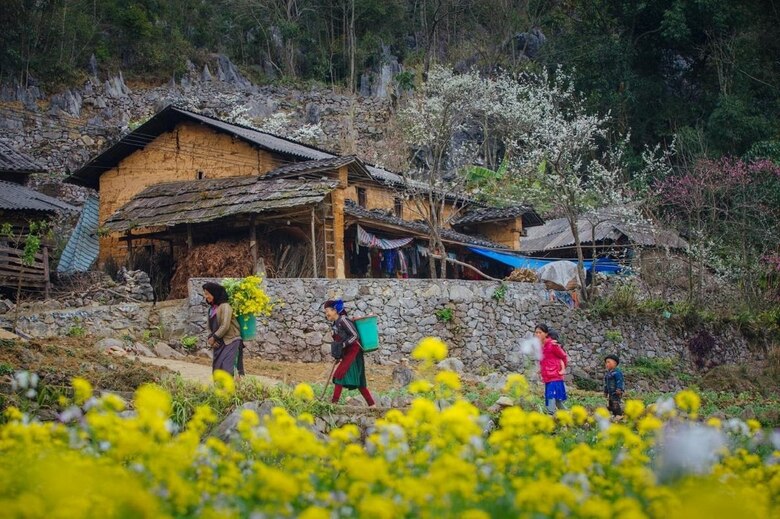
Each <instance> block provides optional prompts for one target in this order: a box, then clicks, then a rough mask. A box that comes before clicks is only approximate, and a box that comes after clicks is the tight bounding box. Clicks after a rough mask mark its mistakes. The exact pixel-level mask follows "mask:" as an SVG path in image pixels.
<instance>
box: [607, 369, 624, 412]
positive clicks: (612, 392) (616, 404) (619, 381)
mask: <svg viewBox="0 0 780 519" xmlns="http://www.w3.org/2000/svg"><path fill="white" fill-rule="evenodd" d="M618 364H620V359H619V358H618V356H617V355H607V356H606V357H605V358H604V367H605V368H606V369H607V372H606V373H605V374H604V396H605V397H607V409H609V411H610V412H611V413H612V416H616V417H620V416H623V408H622V407H621V406H620V401H621V399H622V398H623V391H624V390H625V383H624V382H623V372H622V371H620V368H618Z"/></svg>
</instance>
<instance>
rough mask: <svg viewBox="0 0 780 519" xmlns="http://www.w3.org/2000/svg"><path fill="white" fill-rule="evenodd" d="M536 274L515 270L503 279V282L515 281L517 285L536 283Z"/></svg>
mask: <svg viewBox="0 0 780 519" xmlns="http://www.w3.org/2000/svg"><path fill="white" fill-rule="evenodd" d="M538 279H539V278H538V276H537V275H536V272H534V271H533V270H531V269H515V270H513V271H512V272H511V273H510V274H509V275H508V276H507V277H506V279H505V281H515V282H518V283H536V282H537V281H538Z"/></svg>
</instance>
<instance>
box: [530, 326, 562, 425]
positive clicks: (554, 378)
mask: <svg viewBox="0 0 780 519" xmlns="http://www.w3.org/2000/svg"><path fill="white" fill-rule="evenodd" d="M534 335H535V336H536V338H537V339H539V341H540V342H541V343H542V360H541V361H540V362H539V370H540V371H541V375H542V382H544V405H545V407H546V408H547V412H548V413H550V414H555V409H556V406H557V408H558V409H566V406H565V405H564V403H563V402H564V401H565V400H566V384H564V382H563V375H564V373H565V372H566V364H568V362H569V357H568V356H567V355H566V352H565V351H563V348H561V345H560V344H558V342H557V341H555V340H554V339H553V338H552V337H550V329H549V328H548V326H547V325H546V324H539V325H537V326H536V329H535V330H534Z"/></svg>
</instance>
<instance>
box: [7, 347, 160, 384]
mask: <svg viewBox="0 0 780 519" xmlns="http://www.w3.org/2000/svg"><path fill="white" fill-rule="evenodd" d="M95 342H97V339H95V338H90V337H56V338H52V339H40V340H34V341H30V342H29V343H24V342H21V341H6V340H0V365H3V366H7V367H8V368H9V369H11V368H12V369H13V370H15V371H19V370H26V371H31V372H34V373H37V374H38V376H40V377H41V382H42V383H43V384H46V385H52V386H60V387H66V386H69V385H70V381H71V379H73V377H75V376H80V377H84V378H86V379H87V380H89V381H90V382H91V383H92V384H93V385H94V386H95V387H97V388H99V389H103V390H112V391H122V392H131V391H134V390H135V389H136V388H137V387H138V386H140V385H141V384H143V383H146V382H158V381H160V380H161V379H162V378H163V377H164V376H166V375H169V374H171V372H170V371H169V370H167V369H165V368H161V367H157V366H149V365H146V364H141V363H140V362H136V361H133V360H130V359H127V358H124V357H116V356H112V355H107V354H105V353H102V352H100V351H98V350H97V348H95V347H94V343H95ZM9 382H10V380H9Z"/></svg>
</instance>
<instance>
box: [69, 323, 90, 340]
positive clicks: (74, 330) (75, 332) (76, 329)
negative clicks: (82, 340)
mask: <svg viewBox="0 0 780 519" xmlns="http://www.w3.org/2000/svg"><path fill="white" fill-rule="evenodd" d="M86 334H87V331H86V330H85V329H84V327H83V326H80V325H77V324H76V325H73V326H71V327H70V328H68V331H67V332H66V335H67V336H68V337H84V336H85V335H86Z"/></svg>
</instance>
